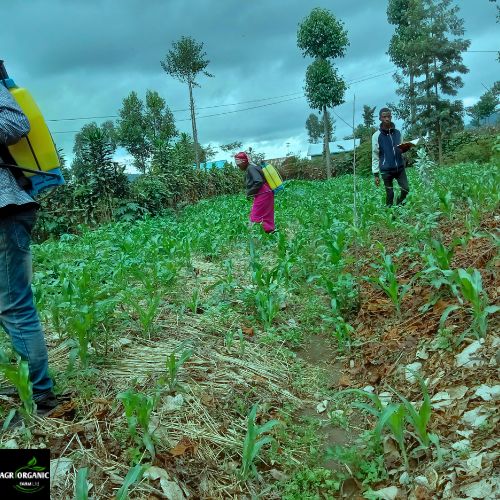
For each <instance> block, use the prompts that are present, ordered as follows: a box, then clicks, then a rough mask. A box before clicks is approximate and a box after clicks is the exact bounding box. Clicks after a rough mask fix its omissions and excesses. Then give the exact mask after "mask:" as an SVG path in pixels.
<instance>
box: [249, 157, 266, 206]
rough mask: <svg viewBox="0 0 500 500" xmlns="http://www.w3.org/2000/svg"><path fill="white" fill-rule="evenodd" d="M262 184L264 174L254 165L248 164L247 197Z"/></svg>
mask: <svg viewBox="0 0 500 500" xmlns="http://www.w3.org/2000/svg"><path fill="white" fill-rule="evenodd" d="M262 184H264V176H263V175H262V172H261V171H260V170H259V169H258V168H257V166H256V165H248V168H247V198H248V197H250V196H255V195H256V194H257V193H258V192H259V189H260V188H261V187H262Z"/></svg>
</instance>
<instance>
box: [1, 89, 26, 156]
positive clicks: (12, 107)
mask: <svg viewBox="0 0 500 500" xmlns="http://www.w3.org/2000/svg"><path fill="white" fill-rule="evenodd" d="M29 131H30V123H29V121H28V118H26V115H25V114H24V113H23V110H22V109H21V108H20V107H19V105H18V104H17V102H16V101H15V100H14V98H13V97H12V96H11V95H10V92H9V91H8V90H7V89H6V88H5V87H4V86H3V85H2V84H0V143H1V144H6V145H7V146H10V145H11V144H15V143H16V142H18V141H19V140H20V139H21V138H22V137H24V136H26V135H28V132H29Z"/></svg>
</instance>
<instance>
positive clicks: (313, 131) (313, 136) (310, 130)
mask: <svg viewBox="0 0 500 500" xmlns="http://www.w3.org/2000/svg"><path fill="white" fill-rule="evenodd" d="M327 115H328V117H327V122H328V142H332V140H333V136H332V133H333V122H332V118H331V116H330V114H329V113H328V112H327ZM322 122H323V120H321V121H320V119H319V117H318V115H316V114H315V113H311V114H310V115H309V117H308V118H307V120H306V129H307V135H308V136H309V142H310V143H311V144H317V143H318V142H319V140H320V139H323V135H324V132H325V131H324V126H323V123H322Z"/></svg>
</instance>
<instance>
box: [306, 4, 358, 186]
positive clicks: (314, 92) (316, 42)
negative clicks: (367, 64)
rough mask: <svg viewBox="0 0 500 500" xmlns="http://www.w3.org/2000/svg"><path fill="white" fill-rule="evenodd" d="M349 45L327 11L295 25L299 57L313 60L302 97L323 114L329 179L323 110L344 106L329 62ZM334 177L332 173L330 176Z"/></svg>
mask: <svg viewBox="0 0 500 500" xmlns="http://www.w3.org/2000/svg"><path fill="white" fill-rule="evenodd" d="M348 44H349V41H348V38H347V31H346V30H345V28H344V25H343V23H342V22H340V21H338V20H337V19H336V18H335V16H334V15H333V14H332V13H331V12H330V11H328V10H327V9H321V8H315V9H313V10H312V11H311V13H310V14H309V16H307V17H306V18H305V19H304V21H302V23H301V24H300V25H299V29H298V31H297V46H298V48H299V49H301V50H302V55H303V56H304V57H305V56H311V57H314V58H315V61H314V62H312V63H311V64H310V65H309V67H308V68H307V71H306V86H305V93H306V97H307V100H308V102H309V105H310V106H311V108H312V109H317V110H320V111H321V112H322V113H323V130H324V135H323V141H324V145H325V156H326V175H327V177H328V178H330V177H331V176H332V171H331V159H330V146H329V141H328V138H329V134H330V132H329V126H328V111H327V108H333V107H335V106H338V105H339V104H342V103H343V102H344V93H345V90H346V84H345V82H344V80H343V79H342V78H341V77H340V76H339V75H338V74H337V70H336V68H335V67H334V66H333V65H332V63H331V61H330V59H333V58H338V57H343V56H344V55H345V50H346V47H347V46H348ZM334 173H335V172H334Z"/></svg>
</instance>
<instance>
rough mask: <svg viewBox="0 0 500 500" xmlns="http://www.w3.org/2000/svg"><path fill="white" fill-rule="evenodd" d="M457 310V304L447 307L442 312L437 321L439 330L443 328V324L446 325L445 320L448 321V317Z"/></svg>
mask: <svg viewBox="0 0 500 500" xmlns="http://www.w3.org/2000/svg"><path fill="white" fill-rule="evenodd" d="M457 309H460V306H458V305H457V304H453V305H451V306H448V307H447V308H446V309H445V310H444V311H443V314H441V318H440V320H439V328H444V324H445V323H446V320H447V319H448V316H449V315H450V314H451V313H452V312H453V311H456V310H457Z"/></svg>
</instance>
